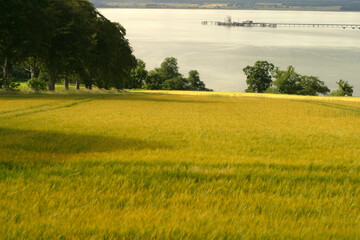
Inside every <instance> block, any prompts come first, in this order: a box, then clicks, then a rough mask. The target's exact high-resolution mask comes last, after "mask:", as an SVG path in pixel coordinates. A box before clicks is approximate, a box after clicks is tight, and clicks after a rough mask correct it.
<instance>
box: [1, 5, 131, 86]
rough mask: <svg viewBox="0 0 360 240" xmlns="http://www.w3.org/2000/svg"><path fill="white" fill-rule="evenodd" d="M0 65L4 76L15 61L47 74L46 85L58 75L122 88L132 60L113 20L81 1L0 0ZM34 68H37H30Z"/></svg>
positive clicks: (123, 31) (124, 40) (9, 71)
mask: <svg viewBox="0 0 360 240" xmlns="http://www.w3.org/2000/svg"><path fill="white" fill-rule="evenodd" d="M0 15H1V18H0V64H1V66H2V77H3V78H9V77H11V75H12V72H13V71H12V68H13V66H15V65H18V64H28V65H30V67H29V71H30V72H31V78H34V77H35V74H34V73H35V72H43V73H41V74H42V75H43V76H45V75H46V76H48V77H47V79H48V88H49V90H54V89H55V83H56V82H58V81H59V80H61V79H65V82H66V81H69V79H75V81H78V82H82V83H84V84H85V85H86V86H91V85H92V84H95V85H96V86H98V87H99V88H106V89H108V88H111V87H114V88H118V89H119V88H124V87H125V86H126V84H127V83H128V82H129V81H131V70H132V69H133V68H134V67H135V66H136V59H135V57H134V56H133V54H132V49H131V47H130V44H129V42H128V40H127V39H126V38H125V35H126V31H125V29H124V28H123V27H122V26H121V25H120V24H118V23H113V22H111V21H109V20H108V19H106V18H105V17H104V16H102V15H101V14H100V13H99V12H98V11H97V10H96V9H95V7H94V6H93V4H91V3H90V2H89V1H87V0H32V1H28V0H12V1H0ZM34 68H37V71H35V70H34Z"/></svg>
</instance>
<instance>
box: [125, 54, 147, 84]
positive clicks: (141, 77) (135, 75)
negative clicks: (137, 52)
mask: <svg viewBox="0 0 360 240" xmlns="http://www.w3.org/2000/svg"><path fill="white" fill-rule="evenodd" d="M130 74H131V80H130V81H129V82H128V84H127V86H126V88H130V89H131V88H141V87H142V86H143V84H144V83H145V82H146V79H147V78H148V71H147V70H146V64H145V62H144V61H143V60H141V59H137V61H136V67H135V68H134V69H132V70H131V73H130Z"/></svg>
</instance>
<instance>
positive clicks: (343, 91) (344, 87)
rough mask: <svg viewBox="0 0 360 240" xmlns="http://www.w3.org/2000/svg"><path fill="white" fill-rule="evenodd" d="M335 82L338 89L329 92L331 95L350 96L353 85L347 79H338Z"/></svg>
mask: <svg viewBox="0 0 360 240" xmlns="http://www.w3.org/2000/svg"><path fill="white" fill-rule="evenodd" d="M336 83H337V84H338V85H339V89H338V90H335V91H333V92H331V96H352V94H353V86H350V84H349V83H348V81H344V80H341V79H340V80H339V81H338V82H336Z"/></svg>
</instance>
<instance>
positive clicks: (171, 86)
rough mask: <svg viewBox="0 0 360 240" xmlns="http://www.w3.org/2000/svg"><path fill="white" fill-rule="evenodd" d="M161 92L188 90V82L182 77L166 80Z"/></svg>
mask: <svg viewBox="0 0 360 240" xmlns="http://www.w3.org/2000/svg"><path fill="white" fill-rule="evenodd" d="M162 89H163V90H189V89H190V88H189V82H188V81H187V79H185V78H183V77H176V78H172V79H168V80H166V81H165V82H164V83H163V84H162Z"/></svg>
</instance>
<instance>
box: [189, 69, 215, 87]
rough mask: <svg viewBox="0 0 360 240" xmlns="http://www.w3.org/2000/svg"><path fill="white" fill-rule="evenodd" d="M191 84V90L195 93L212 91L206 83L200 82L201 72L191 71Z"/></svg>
mask: <svg viewBox="0 0 360 240" xmlns="http://www.w3.org/2000/svg"><path fill="white" fill-rule="evenodd" d="M187 80H188V82H189V89H190V90H194V91H212V90H211V89H208V88H206V86H205V83H204V82H203V81H201V80H200V75H199V72H198V71H196V70H191V71H190V72H189V77H188V78H187Z"/></svg>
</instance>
